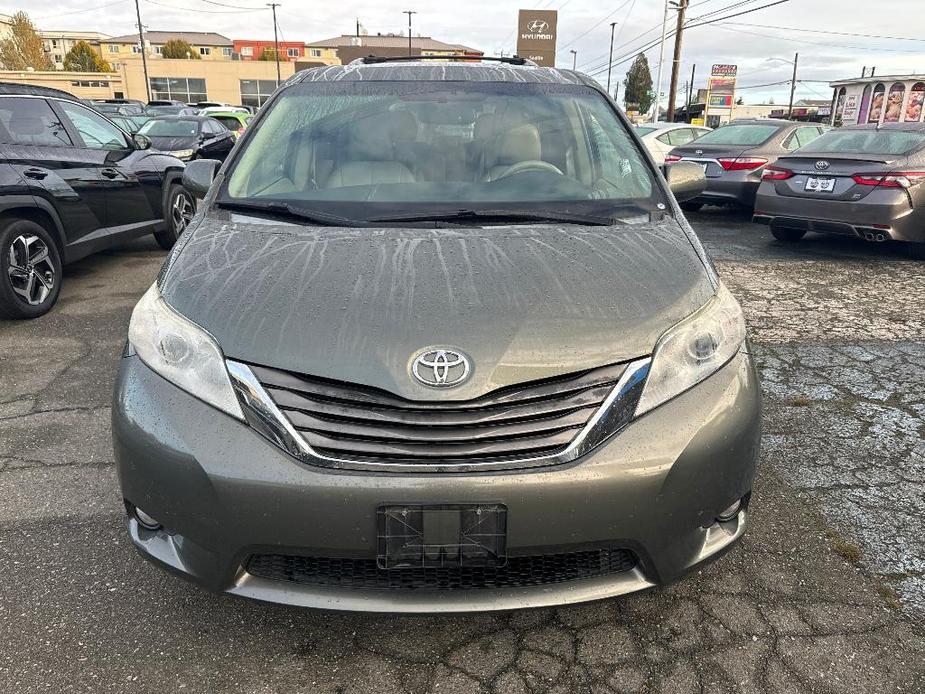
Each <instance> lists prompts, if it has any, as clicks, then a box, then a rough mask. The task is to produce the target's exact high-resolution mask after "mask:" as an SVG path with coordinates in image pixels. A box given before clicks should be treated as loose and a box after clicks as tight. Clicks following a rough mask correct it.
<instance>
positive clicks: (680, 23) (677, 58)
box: [668, 0, 690, 123]
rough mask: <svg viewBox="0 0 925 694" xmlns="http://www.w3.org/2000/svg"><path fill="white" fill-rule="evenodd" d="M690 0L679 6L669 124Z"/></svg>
mask: <svg viewBox="0 0 925 694" xmlns="http://www.w3.org/2000/svg"><path fill="white" fill-rule="evenodd" d="M689 2H690V0H681V3H680V4H679V5H678V26H677V31H676V32H675V35H674V60H673V61H672V63H671V86H670V87H669V88H668V122H669V123H674V102H675V99H677V98H678V73H679V72H680V71H681V41H682V39H683V38H684V13H685V12H687V6H688V4H689Z"/></svg>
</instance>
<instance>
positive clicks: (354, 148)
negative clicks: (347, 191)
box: [325, 115, 415, 188]
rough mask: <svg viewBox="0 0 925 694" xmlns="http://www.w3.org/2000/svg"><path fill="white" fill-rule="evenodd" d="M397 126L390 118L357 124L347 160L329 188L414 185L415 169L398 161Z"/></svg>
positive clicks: (352, 130)
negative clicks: (413, 170)
mask: <svg viewBox="0 0 925 694" xmlns="http://www.w3.org/2000/svg"><path fill="white" fill-rule="evenodd" d="M395 131H396V122H395V119H394V118H391V117H389V116H388V115H382V116H379V117H377V118H366V119H364V120H362V121H359V122H357V123H354V124H353V125H352V127H351V128H350V133H349V135H348V137H347V145H346V147H345V151H344V158H343V160H342V161H341V162H340V163H339V164H338V165H337V166H335V167H334V170H333V171H332V172H331V175H330V176H329V177H328V180H327V182H326V184H325V187H327V188H346V187H348V186H372V185H387V184H394V183H414V182H415V178H414V175H413V174H412V173H411V169H409V168H408V166H407V165H405V164H403V163H402V162H401V161H399V160H398V159H397V158H396V151H395V150H396V146H395Z"/></svg>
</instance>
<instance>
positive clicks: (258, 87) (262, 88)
mask: <svg viewBox="0 0 925 694" xmlns="http://www.w3.org/2000/svg"><path fill="white" fill-rule="evenodd" d="M240 82H241V104H242V105H243V106H255V107H257V108H259V107H261V106H263V104H264V102H265V101H266V100H267V99H269V98H270V95H271V94H273V92H275V91H276V80H240Z"/></svg>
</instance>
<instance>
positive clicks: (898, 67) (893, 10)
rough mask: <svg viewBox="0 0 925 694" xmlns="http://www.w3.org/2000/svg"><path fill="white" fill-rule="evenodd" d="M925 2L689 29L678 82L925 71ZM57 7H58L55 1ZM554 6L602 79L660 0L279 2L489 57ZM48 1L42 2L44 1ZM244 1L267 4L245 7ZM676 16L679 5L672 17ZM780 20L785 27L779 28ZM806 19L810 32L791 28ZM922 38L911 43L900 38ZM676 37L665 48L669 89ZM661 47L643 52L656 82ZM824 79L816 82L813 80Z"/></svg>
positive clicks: (172, 8) (68, 18)
mask: <svg viewBox="0 0 925 694" xmlns="http://www.w3.org/2000/svg"><path fill="white" fill-rule="evenodd" d="M774 1H775V0H691V6H690V9H689V11H688V18H689V19H691V20H693V18H696V17H699V16H704V15H708V14H709V13H712V12H716V11H718V10H723V9H724V8H733V6H735V7H734V9H729V10H727V11H726V12H720V13H719V14H717V15H713V16H711V17H709V18H711V19H712V18H714V17H721V16H725V15H728V14H733V13H736V12H742V11H745V10H748V9H750V8H754V7H761V6H762V5H767V4H769V3H771V2H774ZM140 2H141V12H142V19H143V21H144V23H145V25H146V26H147V27H148V28H149V29H156V30H195V31H217V32H219V33H222V34H224V35H226V36H228V37H230V38H272V37H273V24H272V19H271V16H270V11H269V9H268V8H266V7H264V3H263V2H260V1H259V0H140ZM922 2H923V0H789V1H788V2H784V3H783V4H780V5H778V6H776V7H769V8H767V9H762V10H759V11H757V12H752V13H750V14H745V15H742V16H741V17H737V18H734V19H730V20H728V22H722V23H719V24H713V25H709V26H702V27H697V28H691V29H690V30H688V31H687V32H686V33H685V42H684V52H683V65H682V70H681V74H682V77H681V84H682V85H683V83H684V82H685V81H686V80H687V79H688V78H689V76H690V72H691V67H692V65H693V64H694V63H696V64H697V72H698V77H697V79H696V82H695V84H696V86H698V87H704V86H705V80H706V74H707V72H708V71H709V67H710V65H711V64H713V63H736V64H738V65H739V85H740V87H750V86H753V85H765V84H770V83H775V82H782V81H784V80H788V79H789V77H790V72H791V70H792V68H791V66H790V64H788V63H787V62H784V61H783V60H778V61H775V60H771V58H784V59H786V60H788V61H792V60H793V54H794V53H795V52H797V51H799V53H800V72H799V76H798V78H799V79H800V80H806V81H805V82H802V83H801V84H799V85H798V87H797V98H810V99H811V98H816V99H818V98H823V99H828V98H830V96H831V89H830V88H829V87H828V85H827V84H826V82H827V81H828V80H833V79H839V78H844V77H851V76H855V75H860V74H861V69H862V67H863V66H865V65H866V66H876V67H877V74H883V75H886V74H898V73H908V72H913V71H922V72H925V31H923V29H925V24H923V22H922V21H921V17H922V11H921V5H922ZM52 5H53V6H54V10H51V6H52ZM0 7H3V8H4V9H3V10H2V11H3V12H6V13H12V12H15V11H16V10H18V9H26V10H27V11H28V12H29V13H30V15H31V16H32V17H33V20H34V21H35V23H36V24H37V25H38V26H39V28H41V29H78V30H90V31H102V32H106V33H109V34H113V35H116V34H127V33H130V32H132V31H135V3H134V0H49V1H48V2H46V1H42V2H38V3H36V2H30V3H28V5H25V4H24V3H23V4H11V3H2V4H0ZM521 7H523V8H526V9H547V8H548V9H558V10H559V37H558V49H559V55H558V66H559V67H571V64H572V55H571V53H570V52H569V51H570V50H571V49H574V50H576V51H577V52H578V55H577V61H578V68H579V69H580V70H584V71H586V72H588V73H591V74H592V75H594V76H595V77H596V78H597V79H598V80H599V81H601V82H602V83H603V82H605V81H606V77H607V73H606V65H607V53H608V48H609V42H610V22H613V21H616V22H618V25H617V28H616V32H617V34H616V40H615V48H614V56H615V63H616V62H618V60H622V59H623V58H624V57H625V56H627V55H632V53H633V52H635V51H636V50H638V49H639V48H641V47H645V46H647V45H648V44H649V43H651V42H652V41H654V40H656V39H658V38H659V37H660V33H661V21H662V13H663V8H664V4H663V0H608V1H607V2H601V1H600V0H539V1H538V2H528V3H524V4H521V3H519V2H511V1H506V0H466V1H465V2H446V0H402V4H398V3H396V2H392V1H391V0H379V1H377V2H372V1H371V0H366V1H362V0H361V1H359V2H357V1H356V0H336V1H335V2H320V1H318V0H288V1H287V0H282V6H281V7H280V8H278V10H277V11H278V17H279V26H280V31H281V38H284V39H287V40H299V41H302V40H304V41H312V40H317V39H320V38H328V37H331V36H335V35H339V34H342V33H351V32H353V30H354V26H355V21H356V18H357V17H359V19H360V22H361V23H362V24H363V25H364V26H365V27H366V28H367V29H368V30H369V32H370V33H376V32H382V33H386V32H399V31H402V30H404V29H405V28H406V26H407V15H404V14H402V10H406V9H411V10H416V11H417V14H415V15H414V18H413V22H414V24H413V32H414V33H415V34H418V33H420V34H423V35H425V36H433V37H434V38H437V39H440V40H443V41H447V42H450V43H463V44H466V45H468V46H472V47H474V48H479V49H481V50H483V51H485V52H486V53H487V54H495V53H497V52H499V51H501V50H504V51H506V52H507V53H510V52H511V51H512V50H513V49H514V43H515V35H516V32H515V27H516V19H517V10H518V9H519V8H521ZM43 8H44V9H43ZM240 8H259V9H257V10H254V11H247V10H243V9H240ZM673 23H674V18H673V13H672V14H671V15H669V24H670V25H671V24H673ZM779 27H782V28H779ZM788 27H790V28H798V29H801V30H802V31H799V32H797V31H792V30H791V29H788ZM812 29H818V30H823V31H830V32H832V31H834V32H845V33H846V34H851V33H854V34H868V35H870V34H875V35H880V36H884V37H888V38H869V37H861V36H847V35H844V36H842V35H831V34H819V33H810V32H809V31H805V30H812ZM904 39H914V40H904ZM671 48H672V43H671V40H669V42H668V45H667V46H666V54H665V55H666V59H665V65H666V69H665V72H666V76H665V78H664V87H663V91H664V92H667V91H668V88H667V84H668V76H667V73H668V70H669V68H670V65H671ZM658 54H659V49H658V46H657V45H656V46H655V47H653V48H651V49H650V50H648V51H647V56H648V58H649V62H650V64H651V67H652V73H653V80H654V79H655V75H656V70H657V64H658V59H659V58H658ZM628 67H629V62H622V63H621V64H615V66H614V70H613V75H614V77H613V79H614V82H616V81H617V80H618V79H619V80H622V79H623V77H624V75H625V72H626V69H627V68H628ZM810 80H819V81H810ZM740 95H741V96H743V97H744V98H745V101H746V103H761V102H763V101H766V100H767V99H768V98H773V99H774V100H775V102H776V103H783V102H786V100H787V99H788V96H789V86H787V85H778V86H768V87H758V88H754V89H742V90H741V91H740Z"/></svg>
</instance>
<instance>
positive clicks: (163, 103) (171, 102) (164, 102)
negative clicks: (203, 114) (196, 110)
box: [148, 99, 186, 107]
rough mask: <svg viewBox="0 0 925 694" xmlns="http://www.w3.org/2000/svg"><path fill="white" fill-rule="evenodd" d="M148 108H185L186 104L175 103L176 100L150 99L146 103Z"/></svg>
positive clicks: (181, 102)
mask: <svg viewBox="0 0 925 694" xmlns="http://www.w3.org/2000/svg"><path fill="white" fill-rule="evenodd" d="M148 106H180V107H185V106H186V102H184V101H177V100H176V99H152V100H151V101H149V102H148Z"/></svg>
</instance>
